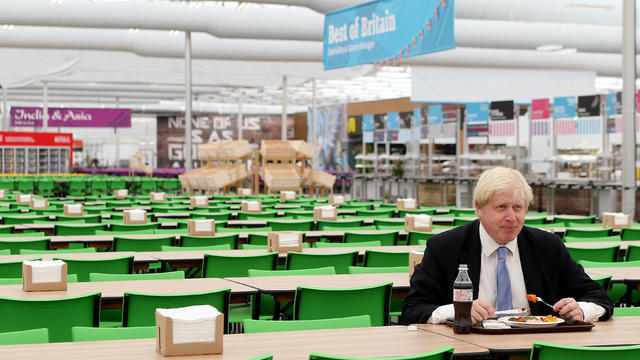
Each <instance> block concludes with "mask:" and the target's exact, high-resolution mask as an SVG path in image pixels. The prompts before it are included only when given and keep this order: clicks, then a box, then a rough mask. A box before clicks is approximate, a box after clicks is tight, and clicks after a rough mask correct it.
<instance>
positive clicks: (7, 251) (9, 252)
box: [0, 249, 11, 255]
mask: <svg viewBox="0 0 640 360" xmlns="http://www.w3.org/2000/svg"><path fill="white" fill-rule="evenodd" d="M0 255H11V249H1V250H0Z"/></svg>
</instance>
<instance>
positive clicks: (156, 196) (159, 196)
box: [149, 192, 167, 202]
mask: <svg viewBox="0 0 640 360" xmlns="http://www.w3.org/2000/svg"><path fill="white" fill-rule="evenodd" d="M149 200H150V201H153V202H165V201H167V194H166V193H164V192H150V193H149Z"/></svg>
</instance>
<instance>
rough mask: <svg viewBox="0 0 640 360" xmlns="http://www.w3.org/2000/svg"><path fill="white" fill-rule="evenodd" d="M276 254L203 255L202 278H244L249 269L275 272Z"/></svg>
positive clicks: (247, 274)
mask: <svg viewBox="0 0 640 360" xmlns="http://www.w3.org/2000/svg"><path fill="white" fill-rule="evenodd" d="M277 263H278V253H268V254H264V255H251V256H230V255H213V254H204V260H203V264H202V277H208V278H211V277H214V278H224V277H246V276H249V269H261V270H275V269H276V265H277Z"/></svg>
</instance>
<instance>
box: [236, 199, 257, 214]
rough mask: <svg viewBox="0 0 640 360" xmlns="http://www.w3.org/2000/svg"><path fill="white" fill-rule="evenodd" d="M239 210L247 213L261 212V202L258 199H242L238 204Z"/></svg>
mask: <svg viewBox="0 0 640 360" xmlns="http://www.w3.org/2000/svg"><path fill="white" fill-rule="evenodd" d="M240 211H242V212H249V213H260V212H262V203H260V202H259V201H246V200H242V203H241V204H240Z"/></svg>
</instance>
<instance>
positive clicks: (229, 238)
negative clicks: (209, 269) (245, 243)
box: [180, 234, 239, 249]
mask: <svg viewBox="0 0 640 360" xmlns="http://www.w3.org/2000/svg"><path fill="white" fill-rule="evenodd" d="M238 238H239V236H238V234H229V235H223V236H219V235H218V236H193V235H181V236H180V241H181V243H182V247H186V248H188V247H198V248H200V247H203V246H217V245H224V244H227V245H229V247H230V248H231V249H237V248H238Z"/></svg>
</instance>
